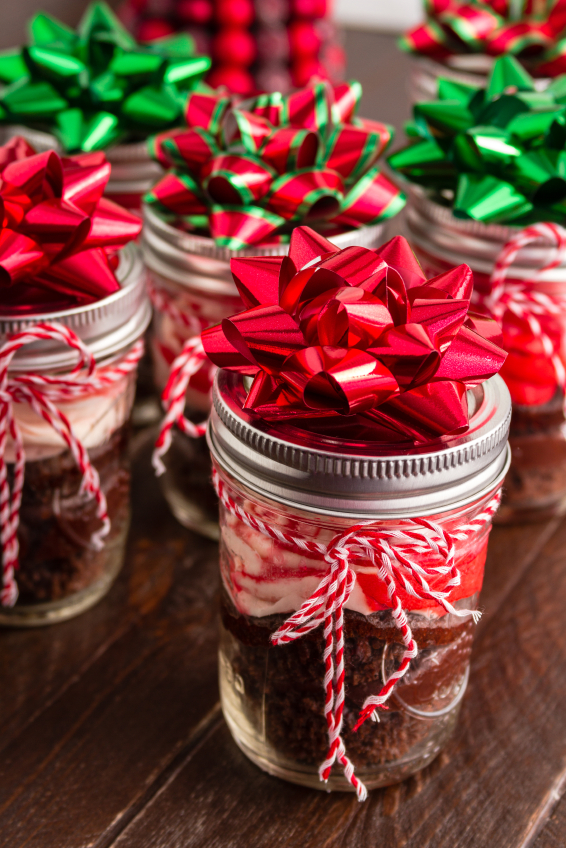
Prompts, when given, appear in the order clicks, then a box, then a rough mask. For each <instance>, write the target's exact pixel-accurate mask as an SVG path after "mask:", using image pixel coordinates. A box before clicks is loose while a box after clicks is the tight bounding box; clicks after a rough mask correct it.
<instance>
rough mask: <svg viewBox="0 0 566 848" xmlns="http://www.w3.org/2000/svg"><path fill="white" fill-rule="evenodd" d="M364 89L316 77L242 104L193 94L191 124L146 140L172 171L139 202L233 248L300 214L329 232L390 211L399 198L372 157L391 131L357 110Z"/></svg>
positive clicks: (276, 230)
mask: <svg viewBox="0 0 566 848" xmlns="http://www.w3.org/2000/svg"><path fill="white" fill-rule="evenodd" d="M361 91H362V90H361V86H360V84H359V83H356V82H354V83H344V84H341V85H337V86H332V85H331V84H330V83H327V82H318V83H316V84H314V85H312V86H309V87H307V88H304V89H301V90H300V91H297V92H294V93H293V94H290V95H288V96H285V97H284V96H283V95H281V94H279V93H275V94H269V95H261V96H260V97H258V98H256V99H255V100H252V101H246V102H240V103H235V101H234V100H231V99H230V98H228V97H226V96H224V95H222V94H215V93H212V94H201V93H196V92H195V93H192V94H190V95H189V98H188V102H187V109H186V120H187V124H188V129H185V130H174V131H172V132H171V133H166V134H164V135H161V136H158V137H157V138H155V139H154V140H153V142H151V143H150V144H151V147H152V150H153V154H154V156H155V158H156V159H157V160H158V161H159V162H160V163H161V164H162V165H163V166H164V167H165V168H172V170H170V171H169V172H168V173H167V174H166V176H165V177H164V178H163V179H162V180H161V181H160V182H159V183H157V185H156V186H155V187H154V188H153V189H152V191H151V192H150V193H149V194H148V195H146V198H145V200H146V201H147V203H150V204H152V205H153V206H154V207H155V208H156V209H157V210H158V211H159V212H160V213H161V214H164V215H165V216H168V217H171V218H177V223H180V224H182V225H185V226H187V227H188V228H189V229H191V230H197V231H198V230H201V231H204V232H205V233H206V234H210V235H212V237H213V238H214V239H215V241H216V243H217V244H218V245H223V246H225V247H229V248H231V249H234V250H237V249H239V248H242V247H245V246H247V245H253V244H259V243H260V242H265V241H274V240H276V236H281V235H284V234H287V238H288V233H289V232H290V230H291V229H292V227H293V226H294V225H296V224H297V223H299V222H305V221H314V220H317V221H320V222H321V224H323V225H324V226H326V228H327V234H328V233H330V234H334V233H336V232H339V231H341V230H345V229H350V228H355V227H360V226H362V225H363V224H373V223H376V222H377V221H382V220H384V219H386V218H390V217H391V216H392V215H395V214H396V213H397V212H398V211H399V210H400V209H401V208H402V207H403V205H404V203H405V197H404V196H403V194H402V193H401V192H400V191H399V189H398V188H397V186H395V185H394V184H393V183H392V182H391V181H390V180H388V179H387V177H385V176H384V175H383V174H381V173H380V171H379V169H378V168H377V166H376V164H375V163H376V161H377V159H378V158H379V156H380V155H381V154H382V153H383V151H384V150H385V149H386V147H387V145H388V144H389V142H390V141H391V138H392V132H393V131H392V129H391V128H390V127H387V126H386V125H385V124H380V123H377V122H376V121H369V120H366V119H365V118H356V117H354V113H355V110H356V107H357V105H358V102H359V99H360V97H361Z"/></svg>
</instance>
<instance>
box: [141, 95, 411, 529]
mask: <svg viewBox="0 0 566 848" xmlns="http://www.w3.org/2000/svg"><path fill="white" fill-rule="evenodd" d="M360 94H361V89H360V87H359V85H358V84H357V83H352V84H344V85H343V86H336V87H332V86H331V85H330V84H329V83H317V84H316V85H314V86H310V87H308V88H305V89H301V90H300V91H298V92H295V93H294V94H292V95H288V96H285V97H284V96H283V95H281V94H271V95H264V96H260V97H259V98H257V99H255V100H253V101H246V102H245V103H236V102H235V101H233V100H231V99H230V98H229V97H226V96H224V95H222V94H216V93H215V94H208V95H206V94H201V93H193V94H192V95H190V97H189V100H188V106H187V110H186V115H187V124H188V126H187V127H186V128H185V129H183V130H179V131H175V132H173V133H168V134H165V135H164V136H162V137H157V138H156V139H155V142H154V149H155V155H156V158H157V159H158V160H159V161H160V162H161V163H162V164H163V166H164V167H167V168H168V171H167V173H166V175H165V176H164V177H163V179H162V180H160V182H159V183H157V185H156V186H155V187H154V188H153V190H152V191H151V192H150V193H149V195H147V196H146V198H145V203H144V207H143V214H144V230H143V237H142V247H143V253H144V259H145V262H146V265H147V268H148V271H149V275H150V291H151V296H152V300H153V303H154V322H153V330H152V340H151V350H152V354H153V363H154V374H155V383H156V386H157V388H158V390H159V391H160V392H163V391H164V390H165V393H166V396H165V397H164V403H165V407H166V409H167V411H168V414H169V412H170V410H171V403H172V402H178V391H179V386H182V385H183V382H182V381H183V380H184V381H185V383H184V385H185V386H186V413H187V418H190V419H191V420H193V421H196V422H199V421H200V422H203V421H204V420H205V419H206V416H207V415H208V412H209V410H210V389H211V386H212V378H213V375H214V367H213V366H211V364H210V362H209V361H208V360H207V359H206V357H203V356H201V358H200V362H198V361H197V360H195V358H194V357H192V356H191V353H192V352H196V353H197V354H198V351H199V348H198V340H199V337H200V334H201V332H202V330H203V329H205V328H206V327H208V326H210V325H211V324H215V323H217V322H218V321H220V320H222V319H223V318H226V317H228V316H229V315H231V314H233V313H234V312H235V311H238V310H239V309H242V308H243V304H242V302H241V300H240V296H239V293H238V290H237V288H236V286H235V284H234V280H233V276H232V271H233V272H234V273H235V274H236V276H237V274H238V270H237V269H238V263H239V262H240V261H241V260H242V259H244V258H246V257H249V256H254V255H255V256H258V255H259V256H263V257H273V263H274V267H278V266H277V262H278V260H276V257H281V256H283V255H285V254H287V253H288V250H289V237H290V232H291V229H292V227H293V226H294V224H295V223H296V222H297V221H300V222H304V221H309V222H310V225H311V227H313V228H315V229H316V231H318V232H324V233H327V234H332V238H333V240H334V242H335V243H336V244H339V245H340V246H341V247H346V246H347V245H353V244H363V245H364V246H366V247H368V248H369V247H375V246H376V245H378V244H379V243H380V242H381V241H382V240H383V223H382V222H385V221H386V220H387V219H389V218H390V217H392V216H393V215H394V214H396V212H398V211H399V210H400V209H401V208H402V206H403V205H404V202H405V198H404V196H403V195H402V194H401V192H400V191H399V189H398V188H397V187H396V186H395V185H394V184H393V183H391V181H390V180H388V179H387V178H385V177H384V176H383V175H382V174H381V173H380V172H379V170H378V169H377V167H376V165H375V161H376V159H377V158H378V156H379V155H380V154H381V152H382V151H383V150H384V149H385V148H386V146H387V144H388V143H389V140H390V138H391V132H390V129H389V128H388V127H386V126H385V125H383V124H379V123H377V122H373V121H366V120H365V119H358V118H356V117H355V115H354V112H355V108H356V105H357V102H358V100H359V97H360ZM231 265H232V271H231V267H230V266H231ZM178 357H179V359H178ZM164 461H165V473H164V476H163V485H164V492H165V494H166V497H167V499H168V501H169V503H170V505H171V507H172V509H173V511H174V513H175V515H176V516H177V518H178V519H179V520H180V521H181V522H182V523H183V524H185V525H186V526H189V527H191V528H193V529H196V530H198V531H199V532H204V533H206V534H207V535H210V536H214V537H217V536H218V518H217V515H218V513H217V501H216V497H215V495H214V492H213V490H212V488H210V487H208V493H209V496H208V497H207V498H205V497H204V492H206V491H207V489H206V485H205V484H206V480H209V479H210V460H209V456H208V448H207V446H206V443H205V440H204V437H202V438H200V439H196V440H195V439H191V438H187V437H186V435H185V434H184V433H179V432H176V433H174V435H173V442H172V445H171V448H170V450H169V451H168V453H167V455H166V456H165V458H164Z"/></svg>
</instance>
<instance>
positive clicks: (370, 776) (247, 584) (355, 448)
mask: <svg viewBox="0 0 566 848" xmlns="http://www.w3.org/2000/svg"><path fill="white" fill-rule="evenodd" d="M245 394H246V393H245V391H244V388H243V383H242V381H241V379H240V378H239V377H237V376H235V375H233V374H228V373H227V372H220V373H219V375H218V378H217V382H216V383H215V389H214V396H213V400H214V408H213V411H212V415H211V420H210V424H209V444H210V448H211V452H212V457H213V463H214V468H215V471H216V474H217V479H218V480H219V481H220V488H219V493H220V499H221V519H220V526H221V543H220V569H221V576H222V601H221V604H222V611H221V621H222V623H221V637H220V670H219V673H220V691H221V699H222V708H223V711H224V716H225V718H226V721H227V723H228V726H229V728H230V730H231V733H232V735H233V737H234V739H235V741H236V742H237V744H238V745H239V746H240V748H241V749H242V750H243V751H244V753H245V754H246V755H247V756H248V757H249V758H250V759H251V760H252V761H253V762H254V763H256V764H257V765H258V766H260V767H261V768H262V769H264V770H265V771H268V772H269V773H270V774H274V775H277V776H279V777H283V778H285V779H287V780H290V781H292V782H294V783H299V784H302V785H305V786H310V787H314V788H323V789H324V788H327V789H328V788H329V789H333V790H345V789H346V790H348V789H352V786H351V785H350V784H349V783H348V781H347V780H346V777H345V776H343V775H342V774H341V773H340V772H339V771H338V770H337V769H336V768H335V769H334V770H333V772H332V774H331V776H330V779H329V781H328V783H327V784H322V783H320V782H319V771H318V768H319V765H320V764H321V762H322V761H323V760H324V758H325V755H326V752H327V750H328V740H327V722H326V719H325V661H324V652H325V637H326V633H325V632H323V627H322V624H320V626H318V627H316V628H315V629H312V630H310V632H305V633H303V634H301V635H300V637H299V638H296V639H295V640H294V641H288V642H286V643H285V644H279V645H276V646H275V645H273V644H272V642H271V636H272V634H273V633H274V631H276V630H277V629H278V628H280V627H281V626H282V625H283V624H284V622H285V621H286V620H287V619H288V618H289V616H290V615H291V614H293V613H294V612H296V611H297V610H298V609H299V608H300V607H301V605H302V604H303V603H304V602H305V601H306V600H307V599H308V598H309V597H310V596H312V594H313V592H314V591H315V590H316V588H317V586H318V585H319V583H320V581H321V580H322V578H323V577H324V576H325V574H327V573H328V571H327V570H328V567H329V566H328V559H325V556H324V554H323V552H321V551H320V550H317V548H316V546H318V547H319V548H320V546H321V545H322V546H324V550H325V549H327V548H328V546H329V544H330V542H331V540H332V539H336V534H340V533H344V532H346V531H347V530H348V529H349V528H351V527H352V526H353V525H360V524H362V523H364V524H365V523H366V522H367V523H371V524H372V527H374V528H377V530H378V531H379V532H383V533H392V532H397V531H400V532H402V533H403V532H408V531H410V530H411V528H412V529H414V528H415V526H417V525H416V524H415V521H414V519H415V518H416V517H423V516H426V518H427V519H428V520H429V521H433V522H436V524H437V525H439V526H440V527H441V528H442V529H443V530H444V531H448V533H450V534H453V535H452V538H453V539H454V542H455V564H456V567H457V568H458V570H459V572H460V577H461V583H460V585H459V586H458V588H457V589H456V590H453V594H451V595H450V600H451V602H452V604H453V608H454V610H456V612H450V611H448V612H447V611H446V609H445V608H444V607H442V606H441V605H440V604H438V603H436V602H434V601H433V602H431V601H430V600H426V599H423V598H420V599H417V598H415V597H413V596H412V595H411V594H409V593H405V592H403V591H402V590H401V589H399V587H397V592H398V596H399V599H400V601H401V605H402V607H403V609H404V611H405V614H406V616H407V621H408V624H409V626H410V628H411V630H412V635H413V637H414V639H415V640H416V643H417V646H418V652H417V654H416V657H415V656H414V654H413V657H414V658H413V659H412V660H411V663H410V666H409V669H408V671H407V673H406V675H405V676H404V677H403V678H402V679H401V680H399V682H398V683H397V686H396V688H395V689H394V690H393V693H392V695H391V697H390V698H389V701H388V702H387V704H388V707H389V708H388V709H387V710H386V711H380V714H379V717H380V721H379V723H375V722H372V721H366V722H365V723H364V724H362V725H361V727H360V728H359V729H358V730H356V731H355V730H354V726H355V724H356V721H357V719H358V716H359V714H360V710H361V709H362V707H363V706H364V702H365V701H366V698H368V696H376V695H378V693H379V692H380V690H381V689H382V686H383V685H384V684H385V682H386V680H387V679H388V678H389V676H390V675H391V674H392V672H394V671H395V669H397V667H398V666H399V663H400V662H401V659H402V656H403V651H404V641H403V636H402V632H401V630H400V629H399V625H398V624H397V626H396V622H395V620H394V616H393V614H392V611H391V606H392V603H391V602H389V600H388V593H387V589H386V586H385V584H384V583H383V582H382V581H381V580H380V578H379V572H378V568H377V566H376V564H372V562H371V561H370V559H369V557H368V554H367V553H364V550H363V549H361V550H360V551H358V555H357V556H356V557H355V558H353V559H352V560H351V563H352V568H353V570H354V572H355V575H356V581H355V584H354V588H353V590H352V592H351V595H350V596H349V598H348V600H347V601H346V603H345V609H344V639H345V646H344V669H345V702H344V713H343V719H344V724H343V729H342V739H343V741H344V744H345V748H346V755H347V756H348V757H349V758H350V760H351V762H352V763H353V765H354V767H355V770H356V771H355V773H356V776H357V777H358V778H359V779H360V780H362V781H363V783H364V784H365V786H366V787H367V788H368V789H370V788H374V787H377V786H384V785H387V784H391V783H396V782H397V781H400V780H402V779H404V778H405V777H407V776H408V775H410V774H412V773H414V772H416V771H417V770H419V769H421V768H423V767H424V766H426V765H427V763H429V762H431V761H432V760H433V759H434V757H435V756H436V755H437V754H438V752H439V751H440V750H441V748H442V747H443V746H444V745H445V743H446V741H447V739H448V738H449V736H450V734H451V733H452V730H453V729H454V726H455V723H456V720H457V716H458V712H459V709H460V705H461V702H462V698H463V695H464V692H465V689H466V684H467V681H468V670H469V658H470V651H471V645H472V635H473V622H472V616H471V614H470V613H466V612H464V611H465V610H475V609H477V606H476V604H477V599H478V593H479V591H480V589H481V585H482V579H483V570H484V563H485V557H486V548H487V541H488V536H489V530H490V526H491V518H490V517H491V514H492V512H493V509H495V508H496V498H497V493H498V492H499V490H500V487H501V482H502V479H503V476H504V474H505V472H506V470H507V466H508V450H507V448H506V441H507V431H508V426H509V419H510V405H511V404H510V398H509V393H508V391H507V389H506V387H505V384H504V382H503V381H502V380H501V379H500V378H499V377H493V378H492V379H491V380H489V381H488V382H486V383H484V384H483V386H482V387H480V388H478V389H474V390H473V392H470V395H469V400H470V410H471V412H472V416H471V424H470V429H469V431H468V432H467V433H466V434H465V435H463V436H458V437H443V438H442V439H439V440H438V441H436V442H431V443H429V444H427V445H421V446H419V447H416V446H415V445H413V444H411V445H410V446H407V447H406V448H403V446H399V445H396V446H395V447H393V446H392V445H387V444H379V443H371V442H365V443H360V442H351V441H347V440H343V439H340V438H332V439H330V438H328V437H324V436H322V435H317V434H315V433H312V432H309V433H307V432H306V431H304V430H301V429H299V428H297V427H295V426H291V425H289V424H284V423H281V424H273V423H266V422H260V423H259V424H258V423H256V421H257V419H253V418H251V417H250V416H249V414H248V413H246V412H244V411H243V408H242V404H243V401H244V399H245ZM494 498H495V500H494ZM243 514H245V515H244V517H242V516H243ZM265 527H268V528H270V532H268V533H266V532H265V530H264V529H263V528H265ZM363 530H364V527H361V528H360V527H358V532H362V533H363ZM277 534H279V539H277V538H275V537H276V536H277ZM283 537H284V538H283ZM291 537H299V539H300V540H302V544H296V543H293V541H292V538H291ZM389 538H390V539H391V538H392V537H391V536H389ZM307 545H310V547H308V548H307V552H305V547H306V546H307ZM392 545H393V547H395V539H393V541H392ZM417 561H418V565H419V566H421V567H430V566H431V565H433V564H435V563H436V565H439V564H442V562H444V560H442V558H441V556H440V554H439V551H438V548H436V549H435V548H434V545H432V546H430V547H429V548H428V549H426V546H425V550H423V549H422V548H421V549H420V553H418V556H417ZM431 585H432V584H431ZM458 610H461V611H462V617H460V616H458V615H457V611H458ZM335 627H337V624H335ZM305 629H306V628H305ZM324 630H326V628H324ZM334 632H336V629H335V630H334ZM333 679H334V680H336V679H337V677H335V678H333Z"/></svg>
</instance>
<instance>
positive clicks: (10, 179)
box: [0, 139, 141, 311]
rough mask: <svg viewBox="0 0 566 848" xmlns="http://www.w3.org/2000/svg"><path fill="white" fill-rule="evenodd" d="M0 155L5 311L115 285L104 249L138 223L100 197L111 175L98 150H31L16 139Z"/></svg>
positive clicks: (0, 281)
mask: <svg viewBox="0 0 566 848" xmlns="http://www.w3.org/2000/svg"><path fill="white" fill-rule="evenodd" d="M2 154H4V155H2ZM1 161H3V162H4V165H0V177H1V182H0V200H2V202H3V207H4V216H3V217H4V229H3V230H2V231H1V233H0V285H1V286H3V287H6V286H10V291H9V293H7V295H6V298H5V302H4V303H3V306H4V309H5V310H7V311H10V310H12V309H14V310H16V311H19V310H21V309H22V308H28V307H29V302H30V301H33V303H34V308H35V306H37V308H38V310H40V311H41V310H44V311H45V310H47V309H49V308H50V306H51V304H53V303H54V304H56V305H57V306H56V308H64V307H65V305H69V306H72V305H76V304H81V303H89V302H91V301H92V300H93V299H98V298H102V297H106V296H107V295H109V294H112V293H113V292H115V291H118V289H119V284H118V281H117V279H116V276H115V273H114V269H113V266H112V264H111V263H110V251H114V250H116V249H117V248H119V247H122V246H123V245H125V244H126V243H127V242H128V241H130V240H132V239H134V238H136V237H137V236H138V235H139V233H140V230H141V221H140V220H139V219H138V218H137V217H135V216H134V215H132V214H131V213H129V212H127V211H126V210H125V209H122V208H121V207H120V206H117V205H116V204H114V203H112V202H111V201H109V200H107V199H106V198H104V197H102V193H103V191H104V188H105V186H106V182H107V180H108V177H109V175H110V166H109V165H108V163H107V162H106V159H105V157H104V154H103V153H95V154H92V155H89V156H86V157H84V156H79V157H76V158H75V157H73V158H61V157H60V156H58V154H56V153H54V152H53V151H50V152H47V153H40V154H35V153H34V151H33V149H32V148H31V147H30V146H29V145H22V144H20V143H19V141H18V140H17V139H16V140H15V143H12V144H10V145H8V146H7V148H0V162H1ZM38 292H39V295H38V294H37V293H38ZM61 295H62V296H63V298H64V301H63V302H61ZM54 296H55V299H54Z"/></svg>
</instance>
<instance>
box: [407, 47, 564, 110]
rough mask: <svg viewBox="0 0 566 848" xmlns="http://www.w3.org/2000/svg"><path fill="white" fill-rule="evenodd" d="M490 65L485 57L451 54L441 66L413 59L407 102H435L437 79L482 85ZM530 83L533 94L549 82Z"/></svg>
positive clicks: (546, 78) (491, 64)
mask: <svg viewBox="0 0 566 848" xmlns="http://www.w3.org/2000/svg"><path fill="white" fill-rule="evenodd" d="M493 62H494V57H493V56H488V55H486V54H485V53H467V54H460V55H458V54H455V55H454V56H448V57H447V59H446V60H445V61H444V62H437V61H435V60H434V59H430V58H428V57H427V56H414V57H413V60H412V63H411V71H410V78H409V79H410V81H409V94H410V98H411V102H412V103H420V102H422V101H425V102H426V101H427V100H436V99H437V97H438V79H439V77H444V78H445V79H449V80H452V81H453V82H460V83H464V84H465V85H486V84H487V78H488V76H489V74H490V72H491V69H492V68H493ZM533 82H534V85H535V88H536V89H537V91H544V89H545V88H548V86H549V85H550V83H551V82H552V80H551V79H549V78H548V77H540V78H537V79H535V80H533Z"/></svg>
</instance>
